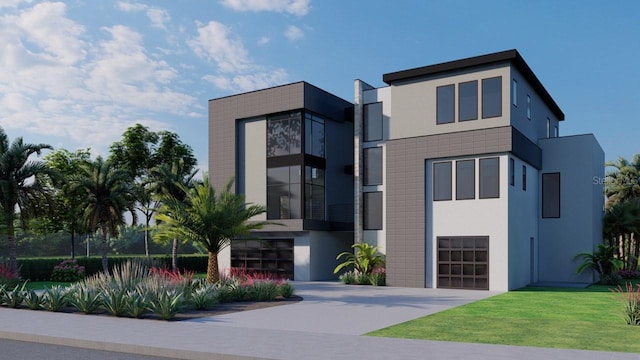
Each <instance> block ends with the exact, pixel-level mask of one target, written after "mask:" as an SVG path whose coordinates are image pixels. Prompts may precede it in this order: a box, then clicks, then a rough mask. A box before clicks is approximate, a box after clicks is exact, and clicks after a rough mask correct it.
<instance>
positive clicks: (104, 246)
mask: <svg viewBox="0 0 640 360" xmlns="http://www.w3.org/2000/svg"><path fill="white" fill-rule="evenodd" d="M100 229H101V230H102V241H101V243H100V251H101V252H102V271H104V273H105V274H108V273H109V263H108V262H107V226H106V225H105V224H101V225H100Z"/></svg>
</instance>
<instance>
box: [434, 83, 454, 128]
mask: <svg viewBox="0 0 640 360" xmlns="http://www.w3.org/2000/svg"><path fill="white" fill-rule="evenodd" d="M455 97H456V87H455V85H453V84H451V85H445V86H438V87H437V88H436V98H437V101H436V124H447V123H452V122H453V121H454V113H455Z"/></svg>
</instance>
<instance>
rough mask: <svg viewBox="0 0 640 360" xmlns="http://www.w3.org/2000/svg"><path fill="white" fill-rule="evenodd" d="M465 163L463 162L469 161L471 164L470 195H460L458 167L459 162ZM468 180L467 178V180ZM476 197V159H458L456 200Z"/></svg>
mask: <svg viewBox="0 0 640 360" xmlns="http://www.w3.org/2000/svg"><path fill="white" fill-rule="evenodd" d="M461 163H462V164H465V163H471V164H473V173H472V178H471V186H472V193H473V195H471V196H470V197H469V196H467V197H461V196H460V183H461V181H460V171H459V170H460V168H459V167H458V165H459V164H461ZM467 181H468V180H467ZM475 198H476V160H475V159H469V160H458V161H456V200H475Z"/></svg>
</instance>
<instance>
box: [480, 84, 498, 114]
mask: <svg viewBox="0 0 640 360" xmlns="http://www.w3.org/2000/svg"><path fill="white" fill-rule="evenodd" d="M496 116H502V77H501V76H498V77H494V78H489V79H482V118H483V119H486V118H491V117H496Z"/></svg>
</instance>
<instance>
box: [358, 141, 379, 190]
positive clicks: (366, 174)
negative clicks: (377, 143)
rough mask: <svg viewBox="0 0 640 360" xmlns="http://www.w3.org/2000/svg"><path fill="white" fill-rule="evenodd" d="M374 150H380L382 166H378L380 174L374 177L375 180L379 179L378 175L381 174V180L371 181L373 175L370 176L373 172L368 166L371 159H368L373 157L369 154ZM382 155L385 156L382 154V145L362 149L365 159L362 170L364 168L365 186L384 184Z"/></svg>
mask: <svg viewBox="0 0 640 360" xmlns="http://www.w3.org/2000/svg"><path fill="white" fill-rule="evenodd" d="M374 151H375V152H379V153H380V154H379V155H380V164H379V165H380V166H379V167H378V169H379V171H380V174H376V176H375V177H373V179H374V180H377V179H378V176H377V175H379V181H370V180H371V178H372V176H370V173H371V171H370V167H368V166H367V165H368V164H369V161H368V160H369V159H370V158H371V157H370V156H368V155H367V154H370V153H371V152H374ZM382 157H383V154H382V147H371V148H364V149H362V160H363V161H362V162H363V164H362V167H363V168H362V170H363V173H364V174H363V181H362V184H363V185H364V186H376V185H382V183H383V168H382Z"/></svg>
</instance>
